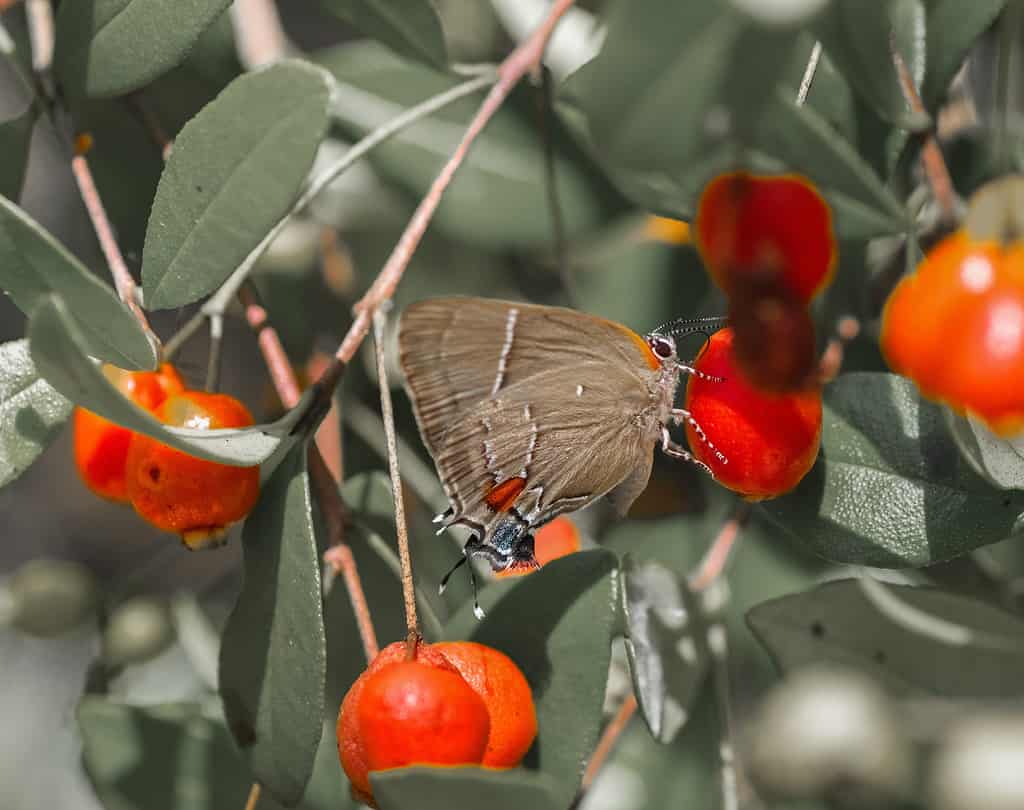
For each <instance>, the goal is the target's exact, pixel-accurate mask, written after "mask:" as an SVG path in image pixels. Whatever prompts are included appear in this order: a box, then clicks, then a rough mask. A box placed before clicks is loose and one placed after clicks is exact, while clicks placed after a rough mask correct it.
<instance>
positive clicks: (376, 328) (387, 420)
mask: <svg viewBox="0 0 1024 810" xmlns="http://www.w3.org/2000/svg"><path fill="white" fill-rule="evenodd" d="M384 326H385V316H384V313H383V312H381V311H380V310H377V311H376V312H375V313H374V315H373V340H374V349H375V350H376V354H377V385H378V386H379V387H380V413H381V416H382V417H383V419H384V437H385V438H386V439H387V443H388V474H389V475H390V476H391V497H392V498H394V501H395V534H396V535H397V537H398V559H399V560H400V561H401V563H402V598H403V599H404V601H405V626H406V629H407V630H408V636H407V643H408V645H409V646H408V651H407V652H408V657H409V658H410V659H412V658H414V657H415V655H416V643H417V641H418V639H419V633H420V629H419V619H418V618H417V616H416V586H415V585H414V584H413V579H412V557H411V556H410V554H409V530H408V528H407V527H406V525H405V504H404V503H403V498H402V474H401V472H400V471H399V468H398V447H397V446H396V442H395V414H394V411H393V410H392V407H391V389H390V388H389V387H388V369H387V363H385V362H384Z"/></svg>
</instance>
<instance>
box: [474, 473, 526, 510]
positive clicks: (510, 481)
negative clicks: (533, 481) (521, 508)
mask: <svg viewBox="0 0 1024 810" xmlns="http://www.w3.org/2000/svg"><path fill="white" fill-rule="evenodd" d="M525 488H526V479H525V478H520V477H517V478H506V479H505V480H504V481H502V482H501V483H500V484H495V485H494V486H493V487H491V488H490V489H489V490H487V492H486V494H485V495H484V501H485V502H486V503H487V505H488V506H489V507H491V509H493V510H494V511H495V512H507V511H508V510H509V509H511V508H512V505H513V504H514V503H515V502H516V498H518V497H519V494H520V493H521V492H522V491H523V490H524V489H525Z"/></svg>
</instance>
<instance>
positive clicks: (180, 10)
mask: <svg viewBox="0 0 1024 810" xmlns="http://www.w3.org/2000/svg"><path fill="white" fill-rule="evenodd" d="M229 5H231V0H175V2H173V3H166V2H163V0H75V2H73V3H62V4H61V6H60V10H59V11H58V13H57V42H56V49H55V51H54V70H55V71H56V72H57V75H58V76H59V77H60V79H61V81H62V82H63V83H64V84H65V85H66V86H67V87H68V88H70V89H71V92H72V94H77V93H79V92H83V91H84V93H86V94H88V95H90V96H119V95H123V94H125V93H129V92H131V91H132V90H136V89H138V88H139V87H142V86H143V85H146V84H149V82H151V81H153V79H155V78H156V77H157V76H160V75H161V74H163V73H166V72H167V71H168V70H170V69H171V68H173V67H174V66H175V65H177V64H179V63H180V62H181V61H182V60H184V58H185V57H186V56H187V55H188V52H189V51H190V50H191V49H192V46H193V45H194V44H195V42H196V40H197V39H198V38H199V36H200V34H202V33H203V31H204V30H206V28H207V27H208V26H209V25H210V24H211V23H213V21H214V20H216V19H217V17H218V16H220V14H221V13H222V12H223V11H224V10H225V9H226V8H227V7H228V6H229Z"/></svg>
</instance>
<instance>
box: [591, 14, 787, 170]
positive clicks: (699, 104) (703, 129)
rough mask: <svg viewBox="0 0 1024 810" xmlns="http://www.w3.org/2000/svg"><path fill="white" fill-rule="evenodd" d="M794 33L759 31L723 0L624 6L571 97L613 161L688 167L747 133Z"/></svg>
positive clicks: (780, 68)
mask: <svg viewBox="0 0 1024 810" xmlns="http://www.w3.org/2000/svg"><path fill="white" fill-rule="evenodd" d="M796 33H797V32H796V31H795V30H789V31H787V30H776V29H767V28H761V27H759V26H756V25H755V24H754V22H753V21H752V20H751V19H749V18H747V17H746V16H745V15H744V14H742V13H741V12H740V11H739V10H738V9H737V8H736V7H735V6H734V5H733V4H731V3H729V2H724V0H709V2H702V3H678V2H673V1H672V0H647V1H646V2H641V3H637V2H632V1H631V0H618V2H616V3H614V4H612V6H611V9H610V11H609V12H608V34H607V37H606V39H605V42H604V45H603V47H602V48H601V52H600V53H599V54H598V56H597V57H596V58H595V59H593V60H592V61H590V62H589V63H587V64H586V65H585V66H584V67H583V68H581V69H580V70H579V71H578V72H577V73H576V74H575V75H574V77H573V81H572V87H573V92H574V95H575V97H576V101H577V102H578V103H579V105H580V107H581V108H582V109H583V110H584V111H585V112H586V114H587V117H588V119H589V128H590V133H591V135H592V137H593V139H594V142H595V143H596V144H597V145H598V147H599V148H600V150H601V152H602V154H603V155H604V156H605V157H606V158H607V159H608V160H609V161H610V162H611V163H614V164H616V165H621V166H628V167H630V168H633V169H665V168H668V167H670V166H671V167H678V166H680V165H687V164H691V163H693V162H695V161H696V160H698V159H699V158H700V156H701V154H702V153H703V152H705V151H707V149H708V148H709V146H710V145H711V144H713V143H716V142H720V141H721V139H722V138H723V137H725V136H726V135H732V136H740V137H742V135H743V134H744V133H747V132H748V131H749V128H750V125H751V124H752V122H754V121H756V120H757V119H758V118H759V117H760V115H761V113H762V112H763V104H764V102H765V101H766V100H767V99H769V98H770V96H771V89H772V87H773V86H774V85H775V83H776V81H777V80H778V79H779V77H780V76H781V74H782V72H783V71H784V69H785V67H786V62H787V59H786V56H787V54H788V52H789V51H790V50H791V49H792V48H793V47H794V44H795V38H796ZM640 43H643V44H642V46H641V45H640Z"/></svg>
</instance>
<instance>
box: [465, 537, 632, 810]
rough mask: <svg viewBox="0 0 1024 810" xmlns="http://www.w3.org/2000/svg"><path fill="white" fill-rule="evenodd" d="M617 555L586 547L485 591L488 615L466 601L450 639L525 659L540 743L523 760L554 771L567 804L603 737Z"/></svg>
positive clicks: (558, 797) (559, 801)
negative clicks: (478, 613)
mask: <svg viewBox="0 0 1024 810" xmlns="http://www.w3.org/2000/svg"><path fill="white" fill-rule="evenodd" d="M617 575H618V574H617V566H616V560H615V557H614V555H612V554H609V553H608V552H606V551H584V552H580V553H577V554H571V555H569V556H568V557H563V558H561V559H558V560H554V561H553V562H550V563H548V564H547V565H545V566H544V567H543V568H542V569H541V570H540V571H538V572H536V573H534V574H531V575H530V576H528V577H523V578H522V579H521V580H520V581H519V582H516V583H514V584H512V587H504V586H505V583H497V584H496V585H491V586H489V587H488V588H486V589H485V591H484V592H483V593H482V594H481V598H482V602H483V604H484V607H485V608H486V610H487V615H486V617H485V618H484V619H483V620H482V621H480V622H477V620H476V619H475V618H474V617H473V613H472V611H471V609H470V606H469V605H467V606H465V607H464V608H463V609H462V610H461V611H460V612H459V613H458V614H456V616H455V617H454V618H453V619H452V621H451V622H449V624H448V626H447V627H446V628H445V636H446V637H447V638H450V639H453V638H465V637H466V636H467V635H468V636H470V637H471V639H472V640H473V641H478V642H480V643H482V644H488V645H490V646H492V647H496V648H497V649H499V650H502V651H503V652H505V653H506V654H507V655H509V656H510V657H511V658H512V660H514V661H515V662H516V664H518V665H519V668H520V669H521V670H522V671H523V674H524V675H525V676H526V680H527V681H529V683H530V688H531V689H532V690H533V700H534V704H535V705H536V708H537V722H538V726H539V728H538V733H537V742H536V743H535V744H534V747H533V749H531V753H529V754H527V757H526V760H525V765H526V766H527V767H537V768H538V769H539V770H540V771H541V772H542V773H544V774H546V775H547V776H548V777H550V779H551V781H552V784H553V791H554V796H555V803H556V806H558V807H565V806H567V805H568V804H569V802H570V801H571V800H572V797H573V796H574V795H575V794H576V791H577V789H578V788H579V783H580V776H581V773H582V767H583V763H584V762H585V761H586V759H587V758H588V757H589V756H590V754H591V752H592V751H593V749H594V745H595V744H596V743H597V735H598V731H599V728H600V720H601V705H602V702H603V700H604V690H605V682H606V680H607V677H608V661H609V657H610V644H611V638H612V634H613V632H614V630H615V626H616V622H617V615H616V614H617V610H616V606H615V584H616V583H615V580H616V577H617Z"/></svg>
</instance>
